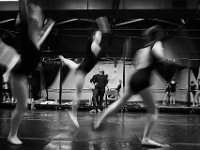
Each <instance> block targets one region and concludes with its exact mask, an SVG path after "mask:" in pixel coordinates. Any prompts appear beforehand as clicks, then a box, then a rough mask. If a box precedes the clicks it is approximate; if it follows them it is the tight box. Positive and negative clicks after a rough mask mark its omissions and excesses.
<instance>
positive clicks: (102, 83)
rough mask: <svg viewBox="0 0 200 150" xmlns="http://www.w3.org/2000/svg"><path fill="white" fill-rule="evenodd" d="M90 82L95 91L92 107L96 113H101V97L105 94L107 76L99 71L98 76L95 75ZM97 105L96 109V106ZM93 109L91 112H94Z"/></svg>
mask: <svg viewBox="0 0 200 150" xmlns="http://www.w3.org/2000/svg"><path fill="white" fill-rule="evenodd" d="M90 82H92V83H94V85H95V89H94V93H93V98H92V100H93V106H94V109H96V112H101V110H102V109H103V106H102V103H103V97H104V94H105V87H106V85H107V84H108V75H104V71H103V70H100V71H99V74H95V75H94V76H93V77H92V79H91V80H90ZM96 104H97V105H98V107H97V106H96ZM94 109H93V110H91V112H94Z"/></svg>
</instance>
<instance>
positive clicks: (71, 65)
mask: <svg viewBox="0 0 200 150" xmlns="http://www.w3.org/2000/svg"><path fill="white" fill-rule="evenodd" d="M58 57H59V58H60V60H61V61H62V62H63V63H64V65H67V66H68V67H69V68H71V69H74V70H75V69H77V67H78V66H79V64H77V63H75V62H74V61H72V60H70V59H66V58H64V57H63V56H62V55H59V56H58Z"/></svg>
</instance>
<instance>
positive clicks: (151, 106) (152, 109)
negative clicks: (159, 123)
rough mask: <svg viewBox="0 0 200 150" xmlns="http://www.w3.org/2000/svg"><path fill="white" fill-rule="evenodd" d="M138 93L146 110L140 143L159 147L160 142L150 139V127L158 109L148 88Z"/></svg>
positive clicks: (155, 118)
mask: <svg viewBox="0 0 200 150" xmlns="http://www.w3.org/2000/svg"><path fill="white" fill-rule="evenodd" d="M140 95H141V97H142V98H143V100H144V103H145V105H146V107H147V111H148V115H147V123H146V125H145V129H144V135H143V138H142V145H146V146H157V147H161V146H162V145H161V144H159V143H157V142H155V141H153V140H151V139H150V136H151V131H152V128H153V126H154V124H155V122H156V120H157V118H158V111H157V108H156V106H155V102H154V99H153V95H152V93H151V91H150V89H149V88H147V89H145V90H143V91H141V92H140Z"/></svg>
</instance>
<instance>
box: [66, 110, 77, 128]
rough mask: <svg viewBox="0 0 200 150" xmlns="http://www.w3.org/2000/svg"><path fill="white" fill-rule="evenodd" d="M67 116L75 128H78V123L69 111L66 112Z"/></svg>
mask: <svg viewBox="0 0 200 150" xmlns="http://www.w3.org/2000/svg"><path fill="white" fill-rule="evenodd" d="M67 112H68V115H69V117H70V119H71V120H72V122H73V124H74V125H75V127H77V128H79V123H78V121H77V117H76V116H75V115H74V114H73V113H72V112H71V111H67Z"/></svg>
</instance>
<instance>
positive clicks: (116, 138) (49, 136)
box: [0, 109, 200, 150]
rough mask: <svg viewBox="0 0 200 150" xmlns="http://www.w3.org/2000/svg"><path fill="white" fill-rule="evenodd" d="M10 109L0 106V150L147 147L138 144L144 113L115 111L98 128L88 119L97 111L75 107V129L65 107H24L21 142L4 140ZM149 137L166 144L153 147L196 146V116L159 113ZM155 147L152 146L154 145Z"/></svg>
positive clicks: (199, 138)
mask: <svg viewBox="0 0 200 150" xmlns="http://www.w3.org/2000/svg"><path fill="white" fill-rule="evenodd" d="M11 113H12V110H10V109H2V110H0V149H1V150H16V149H17V150H18V149H20V150H148V149H149V150H150V149H154V148H148V147H142V146H141V145H140V139H141V137H142V133H143V128H144V123H145V114H144V113H130V112H126V113H118V114H117V115H114V116H112V117H110V118H108V119H107V120H106V121H105V122H104V123H103V124H104V129H103V130H102V131H94V130H93V129H92V123H93V122H94V119H95V116H96V115H98V114H90V113H89V112H87V111H79V114H78V120H79V123H80V129H76V128H75V127H74V126H73V124H72V122H71V121H70V120H69V116H68V115H67V113H66V111H65V110H58V111H55V110H27V112H26V113H25V118H24V120H23V122H22V123H21V126H20V129H19V137H20V138H21V139H22V141H23V142H24V144H23V145H21V146H15V145H12V144H9V143H8V142H7V140H6V138H7V135H8V132H9V127H10V117H11ZM153 133H154V134H153V135H152V138H153V139H155V140H156V141H158V142H161V143H164V144H169V145H170V147H164V148H157V150H191V149H192V150H199V149H200V116H198V115H186V114H160V117H159V120H158V122H157V124H156V126H155V129H154V131H153ZM155 149H156V148H155Z"/></svg>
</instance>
